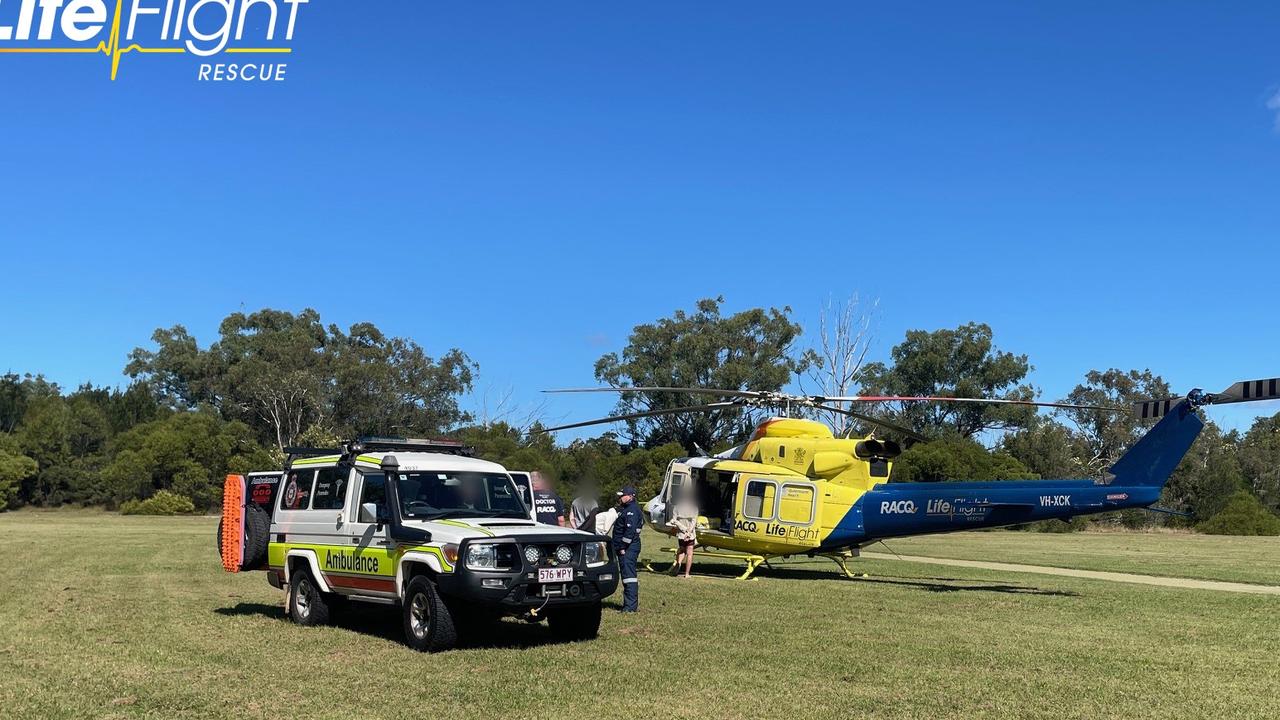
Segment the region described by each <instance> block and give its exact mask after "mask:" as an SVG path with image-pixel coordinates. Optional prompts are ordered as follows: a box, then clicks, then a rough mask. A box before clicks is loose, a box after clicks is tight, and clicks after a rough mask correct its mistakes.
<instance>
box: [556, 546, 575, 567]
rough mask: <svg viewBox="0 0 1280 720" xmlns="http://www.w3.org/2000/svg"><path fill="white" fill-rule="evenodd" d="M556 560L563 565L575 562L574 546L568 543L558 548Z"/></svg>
mask: <svg viewBox="0 0 1280 720" xmlns="http://www.w3.org/2000/svg"><path fill="white" fill-rule="evenodd" d="M556 562H558V563H560V564H561V565H568V564H569V563H571V562H573V548H571V547H569V546H568V545H561V546H560V547H558V548H556Z"/></svg>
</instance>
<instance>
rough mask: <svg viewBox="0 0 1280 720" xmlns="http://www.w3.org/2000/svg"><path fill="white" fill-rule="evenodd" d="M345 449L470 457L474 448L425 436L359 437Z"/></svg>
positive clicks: (353, 453) (350, 450)
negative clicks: (432, 453)
mask: <svg viewBox="0 0 1280 720" xmlns="http://www.w3.org/2000/svg"><path fill="white" fill-rule="evenodd" d="M345 449H346V451H347V452H348V453H350V454H352V455H358V454H360V453H362V452H366V451H369V450H400V451H402V452H434V453H447V454H450V455H462V456H465V457H471V456H473V455H475V454H476V449H475V448H473V447H469V446H467V445H465V444H463V443H460V442H457V441H455V440H430V439H425V438H390V437H359V438H356V439H355V440H352V441H351V442H349V443H347V444H346V446H345Z"/></svg>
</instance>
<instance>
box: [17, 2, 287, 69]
mask: <svg viewBox="0 0 1280 720" xmlns="http://www.w3.org/2000/svg"><path fill="white" fill-rule="evenodd" d="M123 6H124V0H116V12H115V17H114V18H113V19H112V21H111V35H110V37H108V39H107V40H105V41H103V42H99V43H98V46H97V47H92V48H0V53H82V54H84V53H87V54H92V53H102V54H103V55H106V56H108V57H110V58H111V79H112V80H115V79H116V74H117V73H119V72H120V56H121V55H124V54H126V53H131V52H136V53H179V54H181V53H185V52H186V51H187V49H186V48H180V47H173V48H148V47H142V46H141V45H138V44H137V43H133V44H131V45H128V46H126V47H120V12H121V8H122V7H123ZM223 52H226V53H280V54H286V53H291V52H293V49H292V48H227V49H225V50H223Z"/></svg>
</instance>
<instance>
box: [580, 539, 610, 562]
mask: <svg viewBox="0 0 1280 720" xmlns="http://www.w3.org/2000/svg"><path fill="white" fill-rule="evenodd" d="M582 559H583V561H585V562H586V563H587V565H603V564H605V563H606V562H608V561H609V549H608V548H607V547H605V545H604V543H602V542H589V543H584V544H583V546H582Z"/></svg>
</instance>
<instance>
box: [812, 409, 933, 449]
mask: <svg viewBox="0 0 1280 720" xmlns="http://www.w3.org/2000/svg"><path fill="white" fill-rule="evenodd" d="M814 407H815V408H817V409H819V410H830V411H831V412H836V413H840V414H841V415H848V416H849V417H851V418H857V419H859V420H861V421H863V422H865V423H871V424H872V425H875V426H877V427H882V428H884V429H886V430H893V431H895V432H900V433H902V434H903V435H906V436H907V437H909V438H911V439H912V440H917V441H919V442H928V440H929V438H927V437H925V436H924V435H921V434H920V433H918V432H916V431H915V430H912V429H911V428H909V427H906V426H905V425H898V424H897V423H891V422H889V421H887V420H881V419H879V418H874V417H871V416H870V415H863V414H862V413H858V412H854V411H852V410H845V409H844V408H838V407H832V406H830V405H815V406H814Z"/></svg>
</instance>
